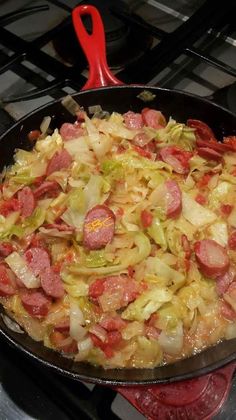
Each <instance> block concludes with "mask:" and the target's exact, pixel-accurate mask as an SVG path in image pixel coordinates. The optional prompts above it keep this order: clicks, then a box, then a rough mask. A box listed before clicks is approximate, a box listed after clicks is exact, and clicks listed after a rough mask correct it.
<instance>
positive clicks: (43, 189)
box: [34, 181, 60, 198]
mask: <svg viewBox="0 0 236 420" xmlns="http://www.w3.org/2000/svg"><path fill="white" fill-rule="evenodd" d="M59 189H60V186H59V184H58V183H57V182H56V181H45V182H43V183H42V184H41V185H40V186H39V187H37V188H36V189H35V190H34V196H35V198H41V197H42V196H44V195H45V194H47V195H48V196H49V197H50V196H53V195H54V194H55V193H57V192H58V191H59Z"/></svg>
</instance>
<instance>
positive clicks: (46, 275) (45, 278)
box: [40, 267, 64, 298]
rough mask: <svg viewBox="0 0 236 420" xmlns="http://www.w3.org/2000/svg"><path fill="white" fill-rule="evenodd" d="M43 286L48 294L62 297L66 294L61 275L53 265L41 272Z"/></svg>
mask: <svg viewBox="0 0 236 420" xmlns="http://www.w3.org/2000/svg"><path fill="white" fill-rule="evenodd" d="M40 280H41V286H42V288H43V290H44V292H45V293H46V295H47V296H51V297H53V298H61V297H62V296H63V295H64V287H63V283H62V280H61V277H60V275H59V274H58V273H55V272H54V271H53V270H52V268H51V267H49V268H46V269H45V270H43V271H41V272H40Z"/></svg>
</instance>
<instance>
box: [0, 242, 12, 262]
mask: <svg viewBox="0 0 236 420" xmlns="http://www.w3.org/2000/svg"><path fill="white" fill-rule="evenodd" d="M13 251H14V248H13V245H12V244H11V243H10V242H2V243H0V257H4V258H5V257H7V256H8V255H9V254H11V253H12V252H13Z"/></svg>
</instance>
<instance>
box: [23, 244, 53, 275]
mask: <svg viewBox="0 0 236 420" xmlns="http://www.w3.org/2000/svg"><path fill="white" fill-rule="evenodd" d="M24 258H25V260H26V262H27V264H28V266H29V268H30V269H31V271H32V272H33V273H34V275H35V276H38V275H39V274H40V273H41V272H42V271H43V270H45V269H47V268H49V267H50V258H49V255H48V253H47V251H46V250H45V249H43V248H39V247H35V248H30V249H28V250H27V251H26V252H25V253H24Z"/></svg>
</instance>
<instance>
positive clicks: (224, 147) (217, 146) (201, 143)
mask: <svg viewBox="0 0 236 420" xmlns="http://www.w3.org/2000/svg"><path fill="white" fill-rule="evenodd" d="M196 146H197V147H209V148H210V149H212V150H215V152H218V153H221V154H222V153H225V152H229V151H231V146H229V145H228V144H224V143H220V142H219V141H217V140H214V139H210V140H202V139H200V138H199V137H197V139H196Z"/></svg>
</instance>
